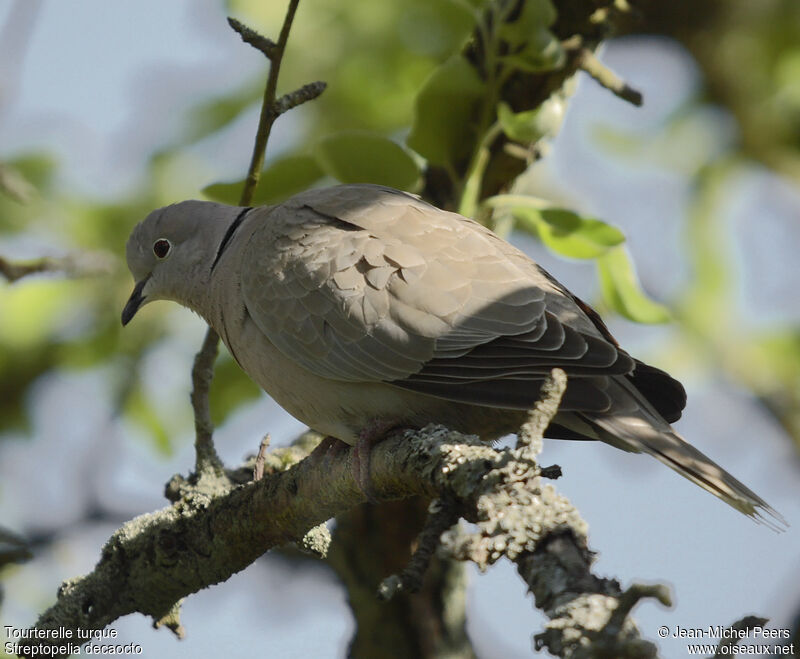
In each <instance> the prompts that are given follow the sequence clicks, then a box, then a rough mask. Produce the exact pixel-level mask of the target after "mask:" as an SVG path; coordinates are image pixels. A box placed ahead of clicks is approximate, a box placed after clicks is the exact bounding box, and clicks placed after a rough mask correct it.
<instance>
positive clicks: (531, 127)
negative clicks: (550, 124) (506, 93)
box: [497, 101, 544, 145]
mask: <svg viewBox="0 0 800 659" xmlns="http://www.w3.org/2000/svg"><path fill="white" fill-rule="evenodd" d="M539 110H540V108H536V109H535V110H526V111H525V112H516V113H515V112H514V111H513V110H512V109H511V106H509V105H508V104H507V103H504V102H502V101H501V102H500V104H499V105H498V106H497V120H498V121H499V122H500V126H501V128H502V129H503V132H504V133H505V134H506V137H508V138H509V139H512V140H514V141H515V142H519V143H520V144H526V145H527V144H530V143H532V142H536V141H537V140H539V139H541V138H542V136H543V135H544V132H543V131H542V130H541V128H540V127H539Z"/></svg>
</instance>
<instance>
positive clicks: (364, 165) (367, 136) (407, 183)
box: [314, 131, 419, 190]
mask: <svg viewBox="0 0 800 659" xmlns="http://www.w3.org/2000/svg"><path fill="white" fill-rule="evenodd" d="M314 156H315V158H316V160H317V163H318V165H319V166H320V167H321V168H322V171H323V172H325V173H326V174H327V175H328V176H332V177H333V178H335V179H337V180H338V181H341V182H342V183H377V184H380V185H388V186H391V187H393V188H399V189H401V190H408V189H409V188H411V187H413V186H414V184H415V183H416V182H417V181H418V180H419V168H418V167H417V163H416V162H414V159H413V158H412V157H411V155H410V154H409V153H408V152H407V151H406V150H405V149H404V148H403V147H401V146H400V145H399V144H397V143H396V142H393V141H392V140H390V139H389V138H387V137H383V136H382V135H378V134H376V133H367V132H364V131H344V132H341V133H335V134H333V135H329V136H328V137H325V138H323V139H322V140H320V141H319V142H317V145H316V147H315V148H314Z"/></svg>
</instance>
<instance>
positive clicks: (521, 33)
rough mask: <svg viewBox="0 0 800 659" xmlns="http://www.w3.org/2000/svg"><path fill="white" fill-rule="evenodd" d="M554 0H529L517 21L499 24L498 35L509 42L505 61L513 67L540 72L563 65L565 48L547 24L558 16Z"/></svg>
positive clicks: (515, 19)
mask: <svg viewBox="0 0 800 659" xmlns="http://www.w3.org/2000/svg"><path fill="white" fill-rule="evenodd" d="M556 17H557V14H556V10H555V9H554V8H553V5H552V3H551V2H550V0H526V1H525V2H524V3H522V10H521V11H520V12H519V15H518V16H516V17H513V18H514V20H513V21H507V22H504V23H503V24H502V25H500V26H499V28H498V36H499V37H500V38H501V39H502V40H503V41H505V42H506V43H507V44H508V45H509V46H510V48H509V54H508V55H506V56H504V57H503V62H504V63H505V64H506V65H509V66H512V67H513V68H517V69H521V70H523V71H528V72H532V73H536V72H539V71H550V70H552V69H555V68H558V67H560V66H563V64H564V61H565V56H564V49H563V48H562V47H561V42H560V41H559V40H558V39H557V38H556V37H555V35H554V34H553V33H552V32H550V30H548V29H547V28H548V27H549V26H550V25H552V24H553V22H554V21H555V20H556Z"/></svg>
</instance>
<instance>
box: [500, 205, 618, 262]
mask: <svg viewBox="0 0 800 659" xmlns="http://www.w3.org/2000/svg"><path fill="white" fill-rule="evenodd" d="M512 214H513V215H514V218H515V219H516V220H517V222H518V225H519V226H520V228H522V229H525V230H527V231H529V232H531V233H535V234H536V235H538V236H539V239H540V240H541V241H542V242H543V243H544V244H545V245H547V247H549V248H550V249H551V250H553V251H554V252H556V253H558V254H561V255H563V256H569V257H572V258H574V259H594V258H597V257H599V256H602V255H603V254H605V253H606V252H608V251H609V250H610V249H611V248H613V247H615V246H617V245H620V244H622V243H623V242H625V236H624V235H623V233H622V232H621V231H620V230H619V229H617V228H616V227H615V226H612V225H610V224H607V223H605V222H603V221H602V220H598V219H596V218H593V217H581V216H580V215H577V214H576V213H573V212H572V211H568V210H563V209H560V208H547V209H539V208H535V207H528V206H524V207H520V206H517V207H515V208H513V209H512Z"/></svg>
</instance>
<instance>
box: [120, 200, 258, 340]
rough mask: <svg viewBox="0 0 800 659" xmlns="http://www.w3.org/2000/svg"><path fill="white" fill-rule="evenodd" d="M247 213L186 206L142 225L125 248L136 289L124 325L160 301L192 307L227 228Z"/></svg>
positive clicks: (166, 209)
mask: <svg viewBox="0 0 800 659" xmlns="http://www.w3.org/2000/svg"><path fill="white" fill-rule="evenodd" d="M243 210H244V209H242V208H238V207H236V206H225V205H223V204H216V203H213V202H210V201H183V202H181V203H179V204H173V205H172V206H165V207H164V208H159V209H158V210H155V211H153V212H152V213H150V215H148V216H147V217H146V218H145V219H144V221H142V222H140V223H139V224H137V225H136V227H135V228H134V229H133V232H132V233H131V236H130V238H128V244H127V248H126V256H127V259H128V269H129V270H130V271H131V274H132V275H133V278H134V280H135V281H136V286H135V288H134V289H133V293H132V294H131V296H130V298H129V299H128V303H127V304H126V305H125V309H124V310H123V311H122V324H123V325H127V324H128V322H129V321H130V320H131V318H133V317H134V315H135V314H136V312H137V311H138V310H139V308H140V307H141V306H143V305H145V304H147V303H148V302H153V301H155V300H174V301H175V302H179V303H181V304H184V305H186V306H188V307H190V308H193V306H194V305H193V304H192V303H193V302H194V301H195V299H196V298H197V296H198V293H202V291H204V290H205V288H206V287H207V285H208V282H209V278H210V276H211V270H212V266H213V265H214V264H215V259H216V256H217V254H218V253H219V251H220V247H221V246H222V243H223V242H224V241H225V236H226V233H227V231H228V229H229V228H230V227H231V226H232V225H233V223H234V222H235V221H236V218H237V217H239V216H240V214H241V213H242V211H243ZM195 311H198V309H196V308H195Z"/></svg>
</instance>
